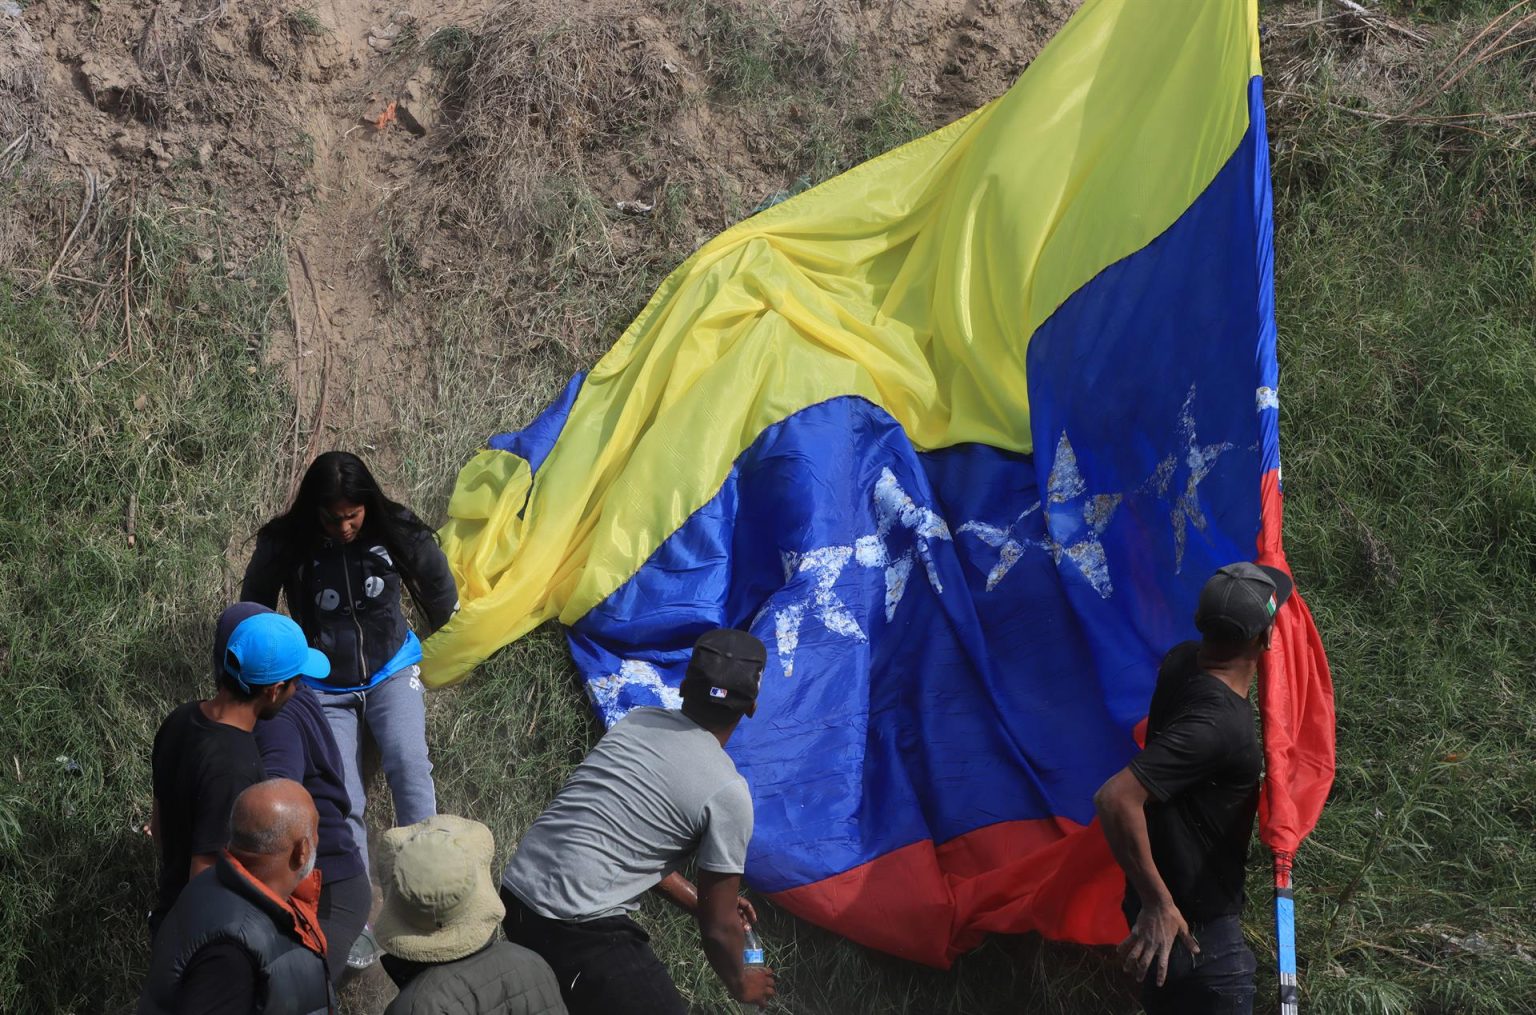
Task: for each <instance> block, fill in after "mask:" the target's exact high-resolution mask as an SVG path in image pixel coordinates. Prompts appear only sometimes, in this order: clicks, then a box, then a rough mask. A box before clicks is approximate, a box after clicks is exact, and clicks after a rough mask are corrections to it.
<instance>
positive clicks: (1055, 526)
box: [1045, 431, 1124, 599]
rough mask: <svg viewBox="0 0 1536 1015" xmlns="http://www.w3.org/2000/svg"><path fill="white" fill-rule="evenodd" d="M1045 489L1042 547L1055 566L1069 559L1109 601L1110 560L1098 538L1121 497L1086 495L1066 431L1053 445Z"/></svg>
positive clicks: (1113, 515)
mask: <svg viewBox="0 0 1536 1015" xmlns="http://www.w3.org/2000/svg"><path fill="white" fill-rule="evenodd" d="M1046 489H1047V493H1046V504H1047V507H1046V509H1045V521H1046V533H1047V535H1046V543H1045V548H1046V549H1048V550H1049V551H1050V553H1051V556H1052V558H1053V559H1054V560H1055V561H1056V563H1057V564H1058V565H1059V564H1060V563H1061V558H1062V557H1063V556H1065V557H1066V558H1067V559H1068V560H1070V561H1071V562H1072V563H1073V564H1074V565H1076V566H1077V570H1078V572H1079V573H1080V574H1081V575H1082V576H1083V577H1084V578H1086V579H1088V584H1089V585H1092V586H1093V590H1094V591H1095V592H1097V593H1098V594H1099V596H1100V598H1103V599H1108V598H1109V597H1110V596H1111V595H1112V594H1113V593H1114V591H1115V585H1114V582H1113V581H1111V580H1110V576H1109V561H1108V559H1107V558H1106V557H1105V555H1104V544H1103V543H1101V542H1100V541H1099V536H1101V535H1103V534H1104V530H1105V529H1106V528H1108V527H1109V523H1110V520H1111V519H1113V518H1114V517H1115V509H1116V508H1118V507H1119V506H1120V501H1121V500H1123V499H1124V495H1122V494H1118V493H1100V494H1093V495H1089V494H1088V492H1087V491H1088V484H1087V483H1086V482H1085V481H1084V480H1083V474H1082V472H1081V471H1079V469H1078V466H1077V453H1076V452H1075V451H1073V450H1072V442H1071V441H1070V440H1068V439H1067V434H1066V431H1062V434H1061V439H1060V440H1059V441H1057V442H1056V458H1055V460H1054V461H1053V462H1052V463H1051V475H1050V478H1049V479H1048V480H1047V481H1046ZM1079 504H1081V505H1082V506H1081V509H1079V508H1078V505H1079ZM1058 505H1060V507H1058Z"/></svg>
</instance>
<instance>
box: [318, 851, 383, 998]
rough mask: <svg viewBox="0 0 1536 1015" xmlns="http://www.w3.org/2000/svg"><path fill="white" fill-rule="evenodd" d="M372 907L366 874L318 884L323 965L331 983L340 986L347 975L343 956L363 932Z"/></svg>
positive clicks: (370, 886) (371, 895) (370, 888)
mask: <svg viewBox="0 0 1536 1015" xmlns="http://www.w3.org/2000/svg"><path fill="white" fill-rule="evenodd" d="M372 906H373V886H372V885H370V884H369V883H368V875H367V874H366V873H365V874H355V875H353V876H352V877H350V878H342V879H341V880H340V881H322V882H321V884H320V929H321V930H322V931H324V932H325V965H326V968H327V969H328V970H329V972H330V974H331V982H332V983H340V982H341V974H343V973H345V972H346V971H347V953H348V952H350V951H351V950H352V942H354V941H356V940H357V935H359V934H361V933H362V932H363V925H364V924H366V923H367V922H368V910H369V909H370V908H372Z"/></svg>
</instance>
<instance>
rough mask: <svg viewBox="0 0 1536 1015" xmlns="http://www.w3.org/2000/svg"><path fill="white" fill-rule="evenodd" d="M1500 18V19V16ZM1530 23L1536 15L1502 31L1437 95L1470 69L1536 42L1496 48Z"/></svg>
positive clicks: (1427, 97) (1418, 106)
mask: <svg viewBox="0 0 1536 1015" xmlns="http://www.w3.org/2000/svg"><path fill="white" fill-rule="evenodd" d="M1505 13H1508V12H1507V11H1506V12H1505ZM1501 17H1502V15H1501ZM1532 22H1536V13H1533V14H1527V15H1526V16H1525V17H1523V18H1521V19H1520V20H1519V21H1516V22H1515V23H1514V24H1512V25H1510V26H1509V27H1508V28H1506V29H1505V30H1504V31H1502V32H1500V33H1499V34H1498V36H1496V37H1495V38H1494V40H1493V41H1492V42H1490V43H1488V45H1486V46H1484V47H1483V49H1482V51H1481V52H1479V53H1478V54H1477V55H1476V56H1474V57H1472V59H1471V60H1470V61H1469V62H1468V63H1467V65H1466V66H1465V67H1463V68H1461V70H1459V71H1457V72H1456V73H1455V75H1454V76H1452V77H1451V79H1450V80H1449V81H1446V82H1445V83H1444V84H1442V85H1440V86H1439V89H1438V94H1440V95H1444V94H1445V93H1446V92H1448V91H1450V90H1451V89H1452V88H1453V87H1455V85H1456V83H1457V82H1458V81H1460V80H1461V79H1462V78H1464V77H1466V76H1467V74H1469V73H1470V72H1471V71H1472V69H1473V68H1474V67H1476V66H1478V65H1479V64H1482V63H1486V62H1488V61H1489V60H1492V59H1493V58H1494V57H1496V56H1499V55H1500V54H1501V53H1507V52H1509V51H1510V50H1512V49H1518V48H1520V47H1521V46H1523V45H1525V44H1526V43H1528V42H1531V41H1536V40H1533V39H1520V40H1518V41H1516V42H1513V43H1511V44H1510V45H1508V46H1504V47H1503V48H1496V47H1498V46H1499V44H1500V43H1502V42H1503V41H1504V40H1505V39H1507V38H1509V37H1510V35H1512V34H1514V33H1515V32H1517V31H1519V30H1520V29H1521V28H1523V27H1525V26H1527V25H1529V24H1531V23H1532ZM1429 98H1430V97H1429V96H1425V97H1424V98H1422V99H1420V100H1419V101H1418V104H1417V105H1415V106H1414V108H1415V109H1418V108H1420V107H1422V106H1423V105H1424V104H1425V103H1426V102H1428V101H1429Z"/></svg>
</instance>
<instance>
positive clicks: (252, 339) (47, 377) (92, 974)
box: [0, 207, 293, 1012]
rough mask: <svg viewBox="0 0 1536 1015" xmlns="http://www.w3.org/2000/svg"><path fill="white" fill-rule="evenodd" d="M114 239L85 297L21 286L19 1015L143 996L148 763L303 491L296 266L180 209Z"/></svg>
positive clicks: (11, 579)
mask: <svg viewBox="0 0 1536 1015" xmlns="http://www.w3.org/2000/svg"><path fill="white" fill-rule="evenodd" d="M98 226H99V228H100V230H101V231H102V234H103V235H104V236H105V237H106V239H105V240H104V241H103V243H102V249H101V256H100V257H99V258H97V259H95V260H94V262H88V263H94V265H95V266H96V270H95V271H93V272H92V273H91V274H90V275H89V276H81V278H83V279H84V280H83V281H72V280H64V279H59V280H56V282H55V284H54V285H53V286H42V287H41V288H39V284H40V282H41V279H42V273H43V272H45V271H46V270H47V267H48V265H47V264H46V263H43V264H41V265H39V266H36V267H35V268H34V266H32V265H11V266H9V267H8V268H7V269H5V270H4V271H3V272H0V459H3V460H4V461H5V463H6V472H5V482H4V483H3V484H0V675H3V677H4V679H5V682H6V684H7V686H8V687H9V688H10V693H9V698H10V700H9V702H8V704H7V706H6V710H5V711H6V714H5V720H4V735H3V736H0V744H3V745H4V749H3V755H0V757H3V761H4V764H3V768H4V776H3V785H0V942H4V944H3V946H0V1010H5V1011H16V1012H24V1011H72V1010H73V1011H88V1010H96V1009H98V1008H99V1006H101V1005H102V1004H103V1003H104V1002H105V1001H107V1000H111V999H118V1000H120V999H126V998H129V997H131V996H133V995H134V993H135V992H136V990H137V984H138V979H139V973H140V969H141V968H142V964H143V962H144V952H143V941H144V928H143V920H144V912H145V909H146V903H147V899H148V894H147V890H148V887H149V881H148V880H146V877H147V874H148V872H149V871H150V870H152V865H153V862H154V860H153V853H152V851H151V848H150V843H149V840H148V838H147V837H146V836H145V835H144V834H143V833H142V832H141V831H140V829H141V827H142V826H143V825H144V824H145V823H146V822H147V820H148V816H149V782H148V780H149V765H148V754H147V749H148V745H149V742H150V739H151V737H152V736H153V734H154V731H155V727H156V725H157V724H158V722H159V719H160V717H161V716H162V715H163V714H164V713H165V712H166V711H167V710H168V709H169V708H170V707H172V706H174V705H175V704H177V703H178V702H180V701H182V700H185V699H186V698H187V697H189V696H190V695H191V694H192V693H194V692H195V691H197V690H200V689H201V688H203V687H204V686H205V685H206V683H207V681H208V666H207V663H206V657H207V653H208V644H207V639H208V631H209V627H208V625H209V622H210V621H211V619H212V617H213V613H212V612H211V611H212V609H213V604H215V603H218V602H219V601H221V600H222V599H224V598H226V597H227V596H228V595H229V594H230V592H231V590H232V588H233V585H232V584H231V579H230V576H229V575H228V574H227V573H226V568H225V564H224V562H225V559H226V556H237V555H238V554H239V552H240V545H239V544H240V541H241V540H243V539H244V538H245V537H246V535H247V534H248V533H249V532H250V531H251V526H252V522H253V521H254V519H255V518H256V517H257V516H258V515H259V513H260V512H262V511H264V510H267V509H269V508H270V507H271V506H272V505H273V503H274V501H275V499H276V498H277V497H278V496H279V494H280V491H281V490H284V489H286V484H287V481H288V476H287V474H286V472H284V471H283V470H284V469H286V468H287V467H288V463H289V457H290V456H289V447H288V442H289V440H290V439H291V435H290V431H289V424H290V422H291V420H292V415H293V413H292V408H291V404H290V402H289V401H288V399H287V398H286V396H285V395H283V394H282V392H281V389H280V387H279V385H278V384H277V383H276V381H275V380H274V379H273V378H272V377H271V376H270V368H269V367H268V366H267V363H266V353H267V342H268V340H269V337H270V335H271V330H272V321H273V320H274V318H276V319H285V318H286V316H287V311H286V308H285V305H284V290H285V287H286V278H285V275H284V267H283V258H282V253H281V251H280V250H279V249H277V248H276V247H272V248H269V249H267V250H266V251H264V252H263V253H261V254H260V255H258V256H257V257H255V258H253V259H252V260H251V261H249V262H248V263H246V264H242V265H238V266H226V265H225V264H224V263H223V261H222V258H221V252H220V251H219V250H218V248H217V246H216V243H217V240H216V235H215V233H214V231H213V230H212V229H211V227H209V226H205V225H204V224H202V223H200V222H199V220H198V219H197V218H196V217H191V216H188V217H180V216H179V215H178V214H176V213H173V212H171V211H168V210H166V209H164V208H160V207H139V208H136V209H134V210H133V211H131V212H129V211H126V210H125V209H122V208H117V209H115V210H112V211H110V212H108V213H105V214H103V216H102V220H101V221H100V222H99V223H98ZM130 244H131V245H130ZM125 266H126V271H125ZM75 270H77V271H79V270H88V271H89V270H90V269H89V268H87V269H80V268H78V267H77V268H76V269H75ZM130 322H131V326H130Z"/></svg>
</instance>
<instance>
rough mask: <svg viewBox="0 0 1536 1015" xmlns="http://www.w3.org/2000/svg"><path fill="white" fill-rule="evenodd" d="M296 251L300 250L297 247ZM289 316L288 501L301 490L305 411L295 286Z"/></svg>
mask: <svg viewBox="0 0 1536 1015" xmlns="http://www.w3.org/2000/svg"><path fill="white" fill-rule="evenodd" d="M294 249H295V250H297V249H298V248H297V247H295V248H294ZM288 315H289V316H290V317H291V318H292V319H293V380H294V384H293V456H292V458H291V459H290V460H289V461H290V464H289V468H288V499H289V500H290V501H291V500H293V495H294V494H295V493H297V492H298V489H299V468H300V465H299V430H300V428H301V425H302V423H301V416H302V414H303V410H304V391H303V387H302V386H301V385H300V384H299V383H298V382H299V369H300V365H301V364H302V363H303V362H304V341H303V338H302V333H301V332H300V330H299V303H298V301H297V300H295V299H294V298H293V286H289V287H288Z"/></svg>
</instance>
